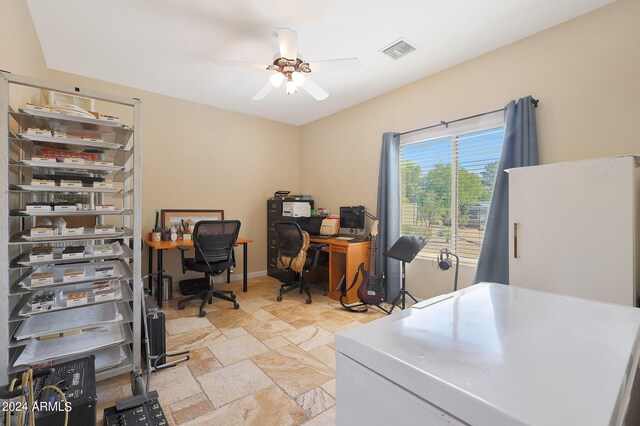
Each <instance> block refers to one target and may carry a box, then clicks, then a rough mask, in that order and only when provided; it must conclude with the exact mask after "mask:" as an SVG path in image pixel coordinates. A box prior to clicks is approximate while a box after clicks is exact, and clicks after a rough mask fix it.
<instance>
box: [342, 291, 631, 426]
mask: <svg viewBox="0 0 640 426" xmlns="http://www.w3.org/2000/svg"><path fill="white" fill-rule="evenodd" d="M639 337H640V310H639V309H636V308H632V307H627V306H622V305H616V304H610V303H603V302H597V301H591V300H585V299H579V298H574V297H569V296H561V295H556V294H551V293H546V292H540V291H536V290H530V289H523V288H517V287H513V286H506V285H502V284H489V283H481V284H478V285H475V286H472V287H469V288H467V289H464V290H460V291H458V292H455V293H451V294H449V295H444V296H440V297H436V298H433V299H429V300H426V301H424V302H421V303H419V304H417V305H414V306H413V307H412V308H409V309H406V310H404V311H401V312H398V313H396V314H393V315H390V316H387V317H384V318H381V319H379V320H376V321H373V322H370V323H368V324H365V325H363V326H359V327H356V328H353V329H351V330H348V331H346V332H343V333H339V334H337V335H336V342H335V343H336V358H337V370H336V380H337V395H336V410H337V411H336V422H337V424H338V425H349V426H353V425H368V426H370V425H379V424H389V425H393V426H400V425H440V424H454V425H463V424H471V425H491V426H514V425H544V426H553V425H559V426H560V425H561V426H566V425H582V426H588V425H598V426H601V425H621V424H628V425H631V424H638V421H639V420H640V417H638V410H640V398H639V397H638V394H637V390H638V385H640V383H637V382H638V381H637V380H635V381H634V379H635V378H636V372H637V367H638V358H639V356H640V351H639V348H638V346H639Z"/></svg>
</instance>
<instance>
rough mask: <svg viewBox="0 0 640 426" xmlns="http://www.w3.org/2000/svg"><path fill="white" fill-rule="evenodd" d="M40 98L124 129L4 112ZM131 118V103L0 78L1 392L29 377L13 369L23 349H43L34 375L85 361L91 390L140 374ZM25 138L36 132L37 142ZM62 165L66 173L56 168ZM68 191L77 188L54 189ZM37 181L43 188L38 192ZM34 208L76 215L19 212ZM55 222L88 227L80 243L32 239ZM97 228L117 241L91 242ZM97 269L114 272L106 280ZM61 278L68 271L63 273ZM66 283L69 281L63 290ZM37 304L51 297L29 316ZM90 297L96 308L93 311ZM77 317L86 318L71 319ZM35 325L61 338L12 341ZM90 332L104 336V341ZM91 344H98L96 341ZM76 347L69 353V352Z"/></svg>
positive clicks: (136, 158)
mask: <svg viewBox="0 0 640 426" xmlns="http://www.w3.org/2000/svg"><path fill="white" fill-rule="evenodd" d="M41 90H48V91H54V92H59V93H63V94H65V95H72V96H80V97H82V98H89V99H92V100H94V102H96V103H97V104H98V105H99V107H98V108H96V109H99V110H100V112H101V113H109V114H112V113H113V111H112V110H115V111H117V113H116V114H120V115H122V111H125V112H126V114H127V123H130V124H131V125H130V126H129V125H125V124H121V123H119V122H114V121H110V120H105V119H97V118H96V119H93V118H88V117H80V116H75V115H69V114H61V113H57V112H50V111H41V110H34V109H32V108H29V109H27V108H25V105H24V104H23V105H11V104H10V102H12V100H15V99H31V101H36V98H38V97H40V93H41ZM14 91H15V94H14ZM36 102H37V101H36ZM140 108H141V103H140V101H139V100H138V99H133V98H123V97H119V96H111V95H107V94H102V93H97V92H93V91H89V90H81V89H80V88H77V87H70V86H66V85H61V84H55V83H50V82H46V81H42V80H36V79H32V78H28V77H22V76H17V75H13V74H10V73H5V72H0V117H2V118H1V119H0V134H2V135H3V139H4V144H3V146H4V148H3V149H4V152H5V155H4V156H3V157H2V160H0V185H1V187H2V188H4V190H3V191H2V194H1V195H0V200H1V201H0V276H2V280H1V283H0V341H1V342H4V344H3V345H2V348H1V349H0V383H8V382H9V378H10V376H11V375H12V374H14V373H16V372H18V371H21V370H23V369H25V368H27V367H28V363H25V362H20V358H21V356H22V354H23V353H25V352H28V351H29V348H30V347H39V346H38V345H44V346H47V348H48V350H49V351H50V352H46V353H47V356H46V357H45V359H37V360H36V361H34V362H37V363H38V364H40V363H43V362H48V361H51V360H61V361H63V360H66V359H69V358H70V357H75V356H79V355H81V354H90V353H93V354H95V355H96V364H97V365H96V368H97V379H98V380H103V379H107V378H109V377H113V376H116V375H119V374H124V373H127V372H132V371H134V370H135V369H139V368H140V355H141V347H140V342H141V338H140V337H141V335H140V333H141V323H140V321H141V318H142V313H141V297H142V291H143V290H142V283H141V281H140V277H141V275H142V274H141V261H140V256H141V233H140V226H141V210H142V209H141V199H142V197H141V187H142V185H141V178H142V173H141V134H140ZM129 114H130V117H129ZM129 118H130V121H128V119H129ZM123 121H124V120H123ZM29 129H32V130H31V131H30V130H29ZM33 129H42V130H46V132H44V133H45V134H35V132H34V131H33ZM49 131H51V135H49V134H48V133H47V132H49ZM67 132H68V133H69V136H66V133H67ZM83 133H84V134H89V135H90V136H88V137H85V136H84V134H83ZM78 134H80V135H82V136H78ZM58 157H60V158H58ZM43 158H45V159H46V158H48V159H49V160H48V161H52V162H48V161H46V160H43ZM52 158H56V160H55V161H54V160H51V159H52ZM63 158H70V159H71V160H69V161H72V162H64V160H63ZM75 179H77V180H80V181H81V182H82V186H78V187H72V186H62V184H63V183H67V184H68V181H74V180H75ZM43 181H47V182H48V183H47V185H51V186H45V185H43V184H42V182H43ZM61 181H65V182H61ZM52 182H54V183H55V184H54V183H52ZM96 182H97V183H96ZM99 182H106V183H104V184H101V183H99ZM101 186H102V187H101ZM33 202H37V203H48V204H52V205H54V207H53V209H55V208H56V207H55V206H57V205H64V204H62V203H61V202H65V203H66V205H69V204H75V205H77V206H78V208H79V209H80V210H71V211H65V210H58V211H55V210H53V211H36V212H34V211H28V209H27V203H33ZM105 205H106V206H105ZM111 205H113V207H110V206H111ZM101 208H102V209H101ZM105 208H107V209H109V210H107V209H105ZM56 218H62V219H63V220H67V221H84V223H89V222H91V225H90V226H86V227H84V226H83V227H82V228H81V227H78V226H76V231H75V232H78V235H63V234H61V231H57V230H56V231H54V235H38V236H35V235H34V236H32V235H31V229H32V228H34V227H42V226H45V227H46V226H47V225H48V223H44V222H43V221H46V220H51V221H53V220H55V219H56ZM94 221H95V224H94V223H93V222H94ZM106 224H109V225H114V228H115V229H113V230H112V232H108V231H109V230H107V233H98V232H96V230H97V229H98V228H101V227H100V226H97V225H106ZM102 228H103V227H102ZM70 231H71V232H73V229H71V230H70ZM100 231H105V230H104V229H100ZM42 246H53V254H52V255H51V256H50V257H45V258H31V256H30V254H31V249H32V248H34V247H42ZM78 246H83V247H84V251H83V252H82V253H83V255H82V256H80V257H77V258H63V251H64V250H65V248H67V247H78ZM97 246H109V247H110V248H111V251H110V252H109V250H108V249H107V250H106V252H104V251H102V252H101V251H96V253H94V252H93V250H94V248H95V247H97ZM77 250H79V249H77ZM96 250H97V249H96ZM103 250H104V249H103ZM67 268H68V269H67ZM105 268H113V269H112V272H111V275H110V272H109V269H107V270H106V271H105ZM69 270H73V271H71V272H66V271H69ZM78 270H80V271H82V273H80V274H78V275H79V276H80V278H77V277H74V276H73V272H76V274H77V271H78ZM34 274H38V275H36V276H35V277H34V276H33V275H34ZM43 274H44V275H47V274H53V276H54V278H48V279H51V280H52V281H48V282H44V283H42V282H40V281H38V279H40V280H42V279H43V278H42V276H43ZM65 274H70V275H71V278H74V279H72V280H67V278H69V277H67V276H66V275H65ZM34 278H36V279H35V280H34ZM110 289H114V292H113V295H111V294H108V290H110ZM104 290H107V294H105V293H104ZM101 291H103V293H100V292H101ZM44 292H53V294H54V300H55V302H54V303H55V305H54V306H53V307H49V306H45V307H44V308H42V307H40V309H44V310H43V311H37V308H36V307H34V305H33V304H32V302H33V300H34V298H36V296H38V295H40V294H42V293H44ZM97 294H100V295H101V296H102V298H101V299H98V296H96V295H97ZM78 295H80V296H82V295H86V298H83V297H80V298H81V300H80V304H74V302H73V297H77V296H78ZM37 302H38V300H37V298H36V304H37ZM83 302H85V303H84V304H83ZM111 305H112V306H111ZM100 306H102V307H103V308H100ZM105 306H107V308H108V309H107V308H104V307H105ZM91 307H95V308H91ZM82 308H91V309H86V310H85V311H81V309H82ZM114 308H115V309H114ZM105 309H106V310H107V311H108V312H109V315H114V314H115V317H114V318H112V319H111V320H110V321H107V322H101V321H102V319H98V318H95V320H92V318H83V319H84V321H83V322H82V323H81V326H80V327H78V326H75V327H74V324H78V323H77V322H73V321H70V322H69V323H67V320H66V318H67V317H68V318H72V317H73V315H74V312H75V313H76V314H75V315H80V312H82V313H84V312H103V311H104V310H105ZM99 318H102V317H99ZM49 319H50V320H51V321H50V322H49ZM35 320H37V322H38V323H43V322H44V323H45V324H55V325H54V326H50V325H47V327H50V328H51V330H49V328H47V332H49V331H50V332H51V334H50V335H47V337H50V336H52V335H58V334H59V335H60V336H63V337H57V338H56V339H54V340H55V341H54V342H53V343H50V342H51V341H49V340H38V338H39V337H42V336H39V335H35V336H36V337H28V336H33V335H26V336H27V338H25V335H24V334H23V335H18V338H17V337H16V334H17V333H20V331H19V330H23V329H24V328H26V327H27V326H28V325H31V324H33V321H35ZM45 320H46V321H45ZM29 321H31V322H30V323H28V322H29ZM21 327H22V328H21ZM96 329H102V330H103V331H105V330H106V331H107V334H106V336H107V338H105V333H97V332H96ZM78 332H79V333H80V335H78ZM108 333H113V339H109V337H110V336H111V335H110V334H108ZM98 335H101V338H100V339H98V338H97V337H95V336H98ZM92 336H94V338H93V340H92ZM74 345H76V346H77V350H78V351H79V352H78V353H70V352H69V351H71V349H70V348H72V347H74ZM23 359H28V358H23ZM33 359H35V358H33Z"/></svg>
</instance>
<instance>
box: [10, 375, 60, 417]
mask: <svg viewBox="0 0 640 426" xmlns="http://www.w3.org/2000/svg"><path fill="white" fill-rule="evenodd" d="M17 383H18V378H17V377H16V378H15V379H13V380H12V381H11V384H10V385H9V392H12V391H14V390H17V389H16V384H17ZM20 388H22V389H27V391H26V392H24V393H23V394H22V395H21V396H19V401H20V404H18V407H20V408H23V409H20V410H19V411H18V413H17V416H18V418H17V422H16V425H20V426H22V425H25V426H27V425H28V426H35V424H36V417H35V409H34V403H35V398H34V395H33V370H32V369H28V370H27V371H25V372H24V373H22V377H21V382H20V386H19V387H18V389H20ZM45 389H51V390H52V391H54V392H56V393H57V394H58V395H60V398H61V400H62V407H63V409H64V424H63V426H67V425H68V424H69V411H68V410H67V398H66V396H65V395H64V392H62V390H61V389H60V388H59V387H57V386H53V385H47V386H44V387H43V388H42V390H41V391H40V393H42V392H44V390H45ZM12 408H13V405H12V404H8V405H7V411H6V414H5V425H7V426H10V425H11V415H12V414H13V411H14V410H12Z"/></svg>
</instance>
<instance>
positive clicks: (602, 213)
mask: <svg viewBox="0 0 640 426" xmlns="http://www.w3.org/2000/svg"><path fill="white" fill-rule="evenodd" d="M639 170H640V169H639V168H638V167H637V158H636V157H634V156H624V157H612V158H596V159H590V160H581V161H572V162H566V163H555V164H546V165H541V166H533V167H522V168H516V169H510V170H509V171H508V172H509V259H510V260H509V283H510V284H512V285H517V286H520V287H527V288H534V289H539V290H545V291H550V292H553V293H560V294H566V295H570V296H577V297H584V298H588V299H595V300H602V301H605V302H612V303H619V304H623V305H628V306H635V305H636V285H637V282H638V280H637V277H636V275H637V271H636V259H637V252H636V245H637V241H638V236H637V221H638V215H637V210H638V209H637V202H638V195H637V191H638V185H637V181H638V171H639Z"/></svg>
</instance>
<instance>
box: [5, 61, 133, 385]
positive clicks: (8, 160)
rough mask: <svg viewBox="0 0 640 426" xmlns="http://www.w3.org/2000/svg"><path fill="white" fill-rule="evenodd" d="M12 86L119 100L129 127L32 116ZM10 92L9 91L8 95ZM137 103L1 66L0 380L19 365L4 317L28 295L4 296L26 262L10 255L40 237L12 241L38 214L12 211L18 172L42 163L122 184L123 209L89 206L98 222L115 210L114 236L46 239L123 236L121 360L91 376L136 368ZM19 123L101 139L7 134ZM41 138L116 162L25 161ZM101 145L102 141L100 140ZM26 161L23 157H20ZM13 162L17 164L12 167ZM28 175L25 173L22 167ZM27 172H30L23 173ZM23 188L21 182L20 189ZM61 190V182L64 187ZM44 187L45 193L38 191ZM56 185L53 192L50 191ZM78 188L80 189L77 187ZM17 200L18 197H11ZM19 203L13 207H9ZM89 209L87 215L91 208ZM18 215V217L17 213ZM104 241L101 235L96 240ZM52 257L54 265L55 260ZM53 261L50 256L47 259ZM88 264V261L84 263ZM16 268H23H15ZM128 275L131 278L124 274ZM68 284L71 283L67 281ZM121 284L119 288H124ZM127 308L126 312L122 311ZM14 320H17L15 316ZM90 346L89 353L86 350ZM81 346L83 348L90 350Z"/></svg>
mask: <svg viewBox="0 0 640 426" xmlns="http://www.w3.org/2000/svg"><path fill="white" fill-rule="evenodd" d="M13 89H15V92H16V94H19V95H20V94H22V93H26V91H27V90H33V91H34V92H33V93H35V90H40V89H46V90H50V91H56V92H61V93H65V94H68V95H74V96H82V97H86V98H91V99H95V100H97V101H102V105H103V108H104V106H106V108H107V110H105V112H106V113H108V112H109V111H108V105H109V104H111V105H117V106H118V107H119V108H121V107H122V106H124V107H127V109H129V108H130V111H131V113H132V115H131V116H132V117H133V122H132V123H130V124H132V126H131V127H129V126H126V125H124V124H118V123H108V122H105V121H104V120H97V119H96V120H92V119H89V118H78V117H71V116H60V115H59V114H49V115H47V114H36V113H32V112H26V111H25V112H23V111H20V112H17V111H19V109H20V108H21V107H22V106H23V105H9V102H10V100H11V102H13V101H14V99H18V98H20V97H21V96H13ZM12 96H13V97H12ZM141 107H142V103H141V101H140V100H139V99H135V98H126V97H121V96H114V95H109V94H104V93H100V92H95V91H93V90H86V89H82V88H79V87H73V86H69V85H65V84H58V83H52V82H48V81H44V80H39V79H34V78H30V77H24V76H19V75H15V74H11V73H8V72H4V71H0V135H2V138H3V142H4V144H3V148H0V149H2V150H3V155H1V156H0V159H1V160H0V189H1V191H0V276H1V277H2V279H0V342H2V346H1V347H0V383H8V382H9V379H10V375H11V374H13V373H15V372H16V371H18V370H20V369H22V368H23V367H19V368H16V367H14V366H13V365H12V360H14V359H15V358H16V356H17V354H18V351H20V348H19V347H16V346H20V345H17V344H16V342H12V335H13V332H14V330H15V326H16V324H17V322H16V319H15V318H11V317H10V315H11V313H12V312H14V311H15V309H16V307H17V306H19V305H20V304H21V303H23V302H24V301H25V299H26V298H27V297H29V295H30V291H26V292H25V294H18V295H11V294H10V286H11V283H12V282H13V281H15V276H16V273H17V272H18V271H20V270H26V269H28V268H29V266H22V265H17V264H16V263H15V262H16V260H17V257H16V256H17V255H19V256H23V255H24V253H26V252H25V251H24V250H25V249H22V248H20V249H19V251H18V252H17V251H16V250H18V249H17V248H16V246H18V247H19V246H22V245H25V244H28V245H29V246H27V248H26V250H28V247H31V246H34V245H39V244H43V243H45V242H46V241H35V240H34V241H26V240H24V239H22V238H20V240H22V241H16V240H15V239H12V238H11V237H12V236H13V235H14V234H15V233H16V230H17V231H18V232H25V231H26V230H27V229H28V228H30V227H32V226H34V225H35V220H36V218H37V216H38V215H24V216H23V215H21V214H17V210H19V209H20V208H24V203H25V200H28V199H29V198H28V197H29V195H27V194H29V192H28V191H25V189H27V188H28V187H27V188H24V186H25V185H28V182H29V181H27V182H25V181H23V178H22V176H24V173H23V172H21V170H29V169H30V170H38V173H42V171H41V170H42V169H48V170H51V171H53V172H55V171H56V170H60V171H74V172H83V173H90V174H93V175H94V176H95V175H101V174H113V175H112V176H116V175H118V176H120V179H119V181H120V182H122V188H121V189H118V191H121V194H119V199H121V202H119V203H121V204H122V210H121V211H119V212H95V216H96V218H97V219H96V220H97V223H105V219H106V217H107V216H112V217H113V216H115V217H117V218H118V221H120V220H121V221H122V228H123V232H122V233H121V234H119V235H117V236H110V235H103V236H102V235H95V236H94V235H92V236H90V237H87V236H84V237H83V236H77V237H71V238H62V239H60V238H53V239H51V240H52V241H53V242H62V241H64V242H66V241H83V240H85V241H96V244H98V240H110V239H116V240H119V241H121V242H122V244H123V245H125V246H126V247H127V249H129V248H130V250H128V251H127V252H126V255H125V256H112V257H120V258H124V259H126V260H122V261H123V262H124V261H126V262H130V263H129V266H130V268H131V275H130V277H126V278H123V279H122V280H121V281H120V283H121V285H122V286H123V290H122V291H123V296H124V297H123V299H122V300H121V301H120V302H118V305H119V306H125V305H127V308H128V307H129V306H128V305H129V303H130V304H131V305H130V306H131V309H130V313H128V314H127V315H126V316H125V317H124V318H123V321H122V322H121V323H120V324H121V327H122V329H123V333H124V336H125V341H124V342H122V343H120V344H119V346H122V348H123V350H124V352H125V355H126V359H125V361H124V362H122V363H121V364H120V365H117V366H114V367H111V368H107V369H105V370H102V371H100V372H99V373H98V374H97V375H96V376H97V379H98V380H103V379H107V378H110V377H114V376H116V375H119V374H125V373H130V372H132V371H134V370H136V369H139V368H140V364H141V321H142V312H141V306H142V301H141V298H142V295H143V289H142V282H141V276H142V268H141V253H142V247H141V242H142V235H141V223H142V217H141V215H142V173H141V171H142V134H141ZM14 125H15V126H19V127H20V128H22V129H23V131H24V130H25V129H24V127H25V126H28V125H32V126H36V127H37V126H44V128H47V129H58V128H63V129H64V128H68V129H71V130H73V129H94V130H96V131H97V132H100V134H101V135H104V137H103V140H104V142H100V141H95V140H93V141H91V140H86V141H83V140H82V139H73V138H69V139H68V140H53V138H46V137H45V138H40V140H38V138H37V137H33V138H31V140H29V139H18V138H17V136H16V133H17V132H14V133H12V131H13V130H14V129H13V128H12V127H11V126H14ZM41 143H53V144H59V145H61V147H62V148H63V149H64V147H65V146H74V147H80V148H81V147H82V146H83V145H84V146H85V147H86V148H88V149H94V150H95V149H98V150H100V149H104V151H107V152H108V151H110V152H113V153H114V154H113V155H115V157H114V158H115V159H116V162H115V164H117V165H114V166H96V165H70V164H64V163H54V164H42V165H40V164H33V163H32V162H31V161H29V159H30V158H31V154H30V153H31V152H32V151H33V150H32V147H33V146H36V145H39V144H41ZM101 143H104V145H101ZM25 161H27V163H25ZM16 166H17V167H16ZM26 173H30V172H26ZM26 176H27V177H29V176H31V175H29V174H27V175H26ZM21 186H22V188H21ZM28 189H32V188H28ZM65 189H66V188H65ZM78 189H79V190H80V191H82V192H87V191H86V189H89V188H82V189H81V188H77V189H76V191H77V190H78ZM42 191H43V192H45V191H47V190H46V189H44V188H43V189H42ZM54 191H57V190H54ZM76 191H74V188H68V191H65V192H76ZM77 192H79V191H77ZM92 192H95V193H96V195H95V196H96V197H99V198H100V199H102V197H105V196H107V195H111V194H106V193H108V192H111V191H92ZM16 200H19V201H18V202H16ZM16 204H19V205H16ZM90 213H94V212H82V213H79V212H78V213H76V212H51V215H58V216H63V217H66V216H84V215H90ZM91 215H93V214H91ZM16 218H17V219H16ZM102 243H104V241H103V242H102ZM104 260H106V259H85V260H81V261H82V262H85V261H86V262H87V264H89V263H91V262H102V261H104ZM58 263H60V262H59V261H58ZM51 264H55V262H51ZM91 264H95V263H91ZM20 273H22V272H20ZM127 278H130V279H127ZM69 285H72V283H69ZM125 288H126V289H125ZM127 312H129V311H127ZM17 321H20V320H19V319H18V320H17ZM89 352H90V351H89ZM89 352H87V353H89Z"/></svg>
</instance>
